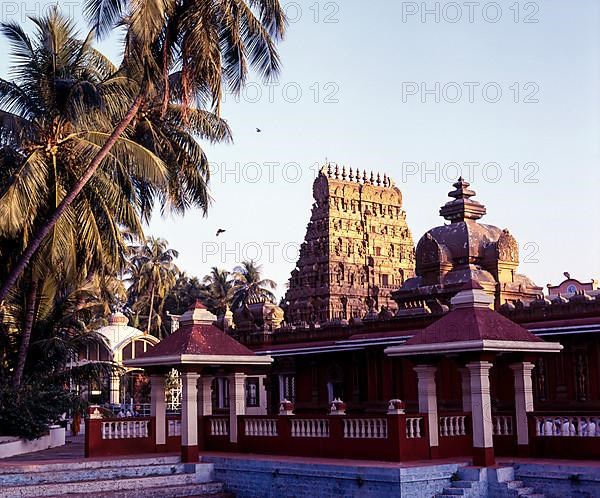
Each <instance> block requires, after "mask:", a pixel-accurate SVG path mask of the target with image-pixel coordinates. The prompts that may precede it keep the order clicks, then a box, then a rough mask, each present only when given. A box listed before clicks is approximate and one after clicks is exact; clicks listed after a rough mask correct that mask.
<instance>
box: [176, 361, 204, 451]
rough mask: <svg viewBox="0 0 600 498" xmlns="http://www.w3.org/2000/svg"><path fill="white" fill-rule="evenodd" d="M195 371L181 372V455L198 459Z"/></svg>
mask: <svg viewBox="0 0 600 498" xmlns="http://www.w3.org/2000/svg"><path fill="white" fill-rule="evenodd" d="M199 377H200V375H199V374H197V373H196V372H181V457H182V460H183V461H184V462H196V461H198V378H199Z"/></svg>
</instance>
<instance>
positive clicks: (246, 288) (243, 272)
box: [233, 260, 277, 308]
mask: <svg viewBox="0 0 600 498" xmlns="http://www.w3.org/2000/svg"><path fill="white" fill-rule="evenodd" d="M233 274H234V277H235V283H234V295H233V307H234V308H240V307H242V306H244V305H245V304H249V303H252V302H256V301H263V300H266V301H269V302H272V303H274V302H275V295H274V294H273V293H272V292H271V291H272V290H275V288H277V284H276V283H275V282H274V281H273V280H270V279H268V278H262V266H260V265H258V264H256V262H255V261H253V260H250V261H242V264H241V265H240V266H237V267H236V268H234V270H233Z"/></svg>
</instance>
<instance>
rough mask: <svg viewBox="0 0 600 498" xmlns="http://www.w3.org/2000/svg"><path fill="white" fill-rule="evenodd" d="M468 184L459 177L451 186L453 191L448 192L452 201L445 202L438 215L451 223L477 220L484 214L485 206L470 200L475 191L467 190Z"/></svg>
mask: <svg viewBox="0 0 600 498" xmlns="http://www.w3.org/2000/svg"><path fill="white" fill-rule="evenodd" d="M469 185H470V184H469V182H467V181H465V179H464V178H463V177H462V176H461V177H460V178H459V179H458V181H457V182H456V183H454V184H453V187H454V188H455V190H453V191H451V192H448V196H449V197H452V198H453V199H454V200H452V201H449V202H447V203H446V204H444V205H443V206H442V207H441V208H440V215H441V216H443V217H444V218H445V219H447V220H448V221H451V222H452V223H457V222H461V221H465V220H478V219H479V218H481V217H482V216H483V215H484V214H485V213H486V210H485V206H484V205H483V204H480V203H479V202H477V201H474V200H472V199H471V197H473V196H474V195H475V191H474V190H471V189H469Z"/></svg>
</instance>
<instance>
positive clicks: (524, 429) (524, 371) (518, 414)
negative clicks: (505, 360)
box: [510, 361, 535, 446]
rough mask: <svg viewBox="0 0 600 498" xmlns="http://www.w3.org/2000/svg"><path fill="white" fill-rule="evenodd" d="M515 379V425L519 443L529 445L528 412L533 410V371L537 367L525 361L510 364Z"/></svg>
mask: <svg viewBox="0 0 600 498" xmlns="http://www.w3.org/2000/svg"><path fill="white" fill-rule="evenodd" d="M510 368H511V370H512V371H513V375H514V379H515V419H516V420H515V425H516V429H517V444H518V445H519V446H528V445H529V428H528V425H527V413H529V412H532V411H533V383H532V381H531V371H532V370H533V369H534V368H535V365H534V364H533V363H529V362H528V361H523V362H520V363H513V364H512V365H510Z"/></svg>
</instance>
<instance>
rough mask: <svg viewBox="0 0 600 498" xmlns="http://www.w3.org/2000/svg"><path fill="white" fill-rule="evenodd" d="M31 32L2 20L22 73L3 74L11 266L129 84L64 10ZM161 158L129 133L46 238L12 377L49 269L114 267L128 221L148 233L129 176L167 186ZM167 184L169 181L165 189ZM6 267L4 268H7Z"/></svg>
mask: <svg viewBox="0 0 600 498" xmlns="http://www.w3.org/2000/svg"><path fill="white" fill-rule="evenodd" d="M32 20H33V22H34V23H35V25H36V32H35V36H34V37H33V39H30V38H29V37H28V36H27V35H26V34H25V33H24V32H23V30H22V29H21V28H20V27H19V26H18V25H16V24H14V23H8V24H3V25H1V26H0V29H1V31H2V33H3V34H4V35H5V36H6V37H7V38H8V40H9V41H10V42H11V58H12V62H13V66H12V67H13V72H14V74H15V76H16V79H15V81H13V82H8V81H6V80H0V171H2V175H0V237H1V238H2V244H0V253H1V254H2V261H3V265H5V266H3V267H2V268H1V270H0V271H2V272H3V273H4V272H9V271H10V266H11V264H12V263H14V255H15V254H19V252H20V250H22V248H23V247H26V246H27V245H28V244H30V243H31V240H32V238H35V231H36V230H37V227H39V226H40V225H42V224H43V223H45V220H46V219H47V218H48V217H49V216H51V215H52V213H53V211H54V210H55V209H56V206H57V205H58V204H59V203H60V200H61V199H62V198H63V197H64V195H65V192H68V191H69V190H70V189H71V188H72V186H73V184H74V183H75V182H76V180H77V178H78V177H79V176H80V174H81V171H82V169H83V167H84V166H85V165H86V164H87V162H88V161H89V159H90V158H92V157H93V156H94V155H95V154H96V152H97V149H98V144H97V142H98V141H101V140H102V137H103V136H105V135H106V133H107V132H108V131H110V130H111V128H112V122H111V119H110V116H111V115H113V114H115V113H117V114H118V113H119V107H120V106H121V105H122V104H121V103H120V99H122V95H123V92H125V93H126V85H124V84H122V82H121V81H120V80H121V78H118V77H116V76H114V74H115V71H116V69H115V68H114V67H113V66H112V64H111V63H110V62H109V61H108V60H107V59H106V58H104V57H103V56H102V55H101V54H99V53H98V52H97V51H96V50H95V49H94V48H93V47H92V46H91V42H90V40H91V38H90V37H88V38H87V39H85V40H79V39H78V38H77V33H76V31H75V28H74V26H73V24H72V22H71V21H69V20H67V19H65V18H64V17H62V16H61V15H60V14H59V13H58V11H57V9H52V10H51V11H50V12H49V14H48V15H46V16H43V17H40V18H33V19H32ZM166 171H167V168H166V166H165V165H164V163H163V162H162V161H161V160H160V159H159V158H158V157H157V156H155V155H154V154H153V153H152V152H151V151H150V150H148V149H146V148H144V147H143V146H140V145H139V144H137V143H135V142H133V141H131V140H129V139H127V138H125V137H122V138H120V139H119V141H118V143H117V144H116V146H115V147H114V149H113V151H112V153H111V155H110V156H108V157H107V158H106V159H105V161H104V164H103V168H102V169H100V170H98V172H97V174H96V176H95V177H94V179H93V181H91V182H89V183H88V184H87V185H86V187H85V189H84V190H83V191H82V192H81V195H80V196H79V197H78V198H77V199H76V201H75V202H73V203H72V204H71V205H70V206H69V208H68V209H67V210H66V211H65V214H64V216H63V217H62V218H61V219H60V222H59V223H57V224H55V225H54V226H53V227H52V229H51V230H50V231H49V233H48V234H47V236H45V237H44V238H43V239H41V240H40V247H39V250H38V251H37V253H36V254H35V257H34V259H33V260H32V263H33V264H32V265H30V267H29V269H28V273H27V275H26V276H27V278H26V279H23V280H24V282H23V285H21V286H20V288H19V290H20V292H22V299H23V300H24V302H25V303H26V309H25V314H24V318H23V320H22V322H21V326H20V331H21V333H20V348H19V353H18V363H17V366H16V368H15V371H14V383H15V385H17V386H18V385H19V384H20V383H21V380H22V376H23V372H24V368H25V362H26V359H27V354H28V350H29V343H30V337H31V331H32V328H33V326H34V322H35V319H36V316H35V315H36V313H37V311H36V308H37V307H38V300H39V298H40V289H41V287H42V282H43V281H45V280H46V279H47V278H49V276H51V277H52V278H54V279H56V278H58V279H59V280H63V281H64V282H67V283H68V285H70V282H80V281H81V280H82V278H83V279H85V278H88V277H87V275H86V273H89V274H90V275H94V274H95V275H102V274H104V273H105V272H107V271H108V272H110V273H112V272H114V271H116V270H117V269H118V268H119V267H120V266H121V265H122V264H123V261H124V255H125V251H126V248H127V245H126V243H125V240H124V238H123V235H122V229H126V230H127V231H129V232H130V233H132V234H135V235H137V236H141V235H142V233H143V232H142V227H141V222H140V218H139V216H138V211H139V210H141V208H142V205H141V204H140V202H139V199H140V195H139V194H140V192H139V191H137V192H136V191H135V190H133V191H132V190H129V189H128V188H127V187H128V185H129V184H130V183H131V177H132V175H134V177H135V176H139V177H144V178H152V179H153V181H155V182H156V184H162V183H164V184H165V186H166V183H167V181H166ZM165 188H166V187H165ZM5 274H6V273H5Z"/></svg>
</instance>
